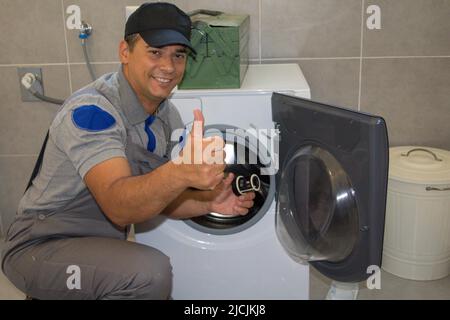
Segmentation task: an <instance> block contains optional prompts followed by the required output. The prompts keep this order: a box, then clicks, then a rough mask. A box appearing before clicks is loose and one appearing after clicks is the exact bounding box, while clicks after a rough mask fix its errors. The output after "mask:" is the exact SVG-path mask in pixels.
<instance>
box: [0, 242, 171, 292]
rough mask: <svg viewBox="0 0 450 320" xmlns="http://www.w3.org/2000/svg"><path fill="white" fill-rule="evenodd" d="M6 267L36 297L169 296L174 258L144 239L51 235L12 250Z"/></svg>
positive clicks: (17, 283) (21, 285) (10, 277)
mask: <svg viewBox="0 0 450 320" xmlns="http://www.w3.org/2000/svg"><path fill="white" fill-rule="evenodd" d="M4 272H5V274H6V276H7V277H8V278H9V279H10V280H11V282H12V283H13V284H14V285H15V286H16V287H17V288H18V289H20V290H22V291H23V292H24V293H26V294H27V295H28V296H31V297H32V298H36V299H160V300H161V299H168V298H169V295H170V291H171V285H172V268H171V265H170V262H169V258H168V257H167V256H166V255H164V254H163V253H162V252H160V251H159V250H157V249H154V248H151V247H148V246H144V245H141V244H138V243H133V242H129V241H124V240H119V239H114V238H100V237H79V238H65V239H54V240H47V241H45V242H43V243H41V244H38V245H33V246H30V247H28V248H26V249H24V250H21V251H19V252H17V253H15V254H11V255H9V256H8V257H7V258H6V260H5V263H4Z"/></svg>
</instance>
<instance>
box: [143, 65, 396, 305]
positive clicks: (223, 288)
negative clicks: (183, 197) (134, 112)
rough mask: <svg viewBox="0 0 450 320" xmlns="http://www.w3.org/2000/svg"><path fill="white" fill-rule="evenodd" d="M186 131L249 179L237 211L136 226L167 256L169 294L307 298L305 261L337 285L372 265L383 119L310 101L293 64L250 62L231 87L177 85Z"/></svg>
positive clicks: (378, 245)
mask: <svg viewBox="0 0 450 320" xmlns="http://www.w3.org/2000/svg"><path fill="white" fill-rule="evenodd" d="M170 99H171V102H172V103H173V104H174V105H175V106H176V107H177V108H178V110H179V111H180V114H181V116H182V119H183V121H184V122H185V124H186V127H187V128H188V127H189V125H190V124H191V123H192V120H193V114H192V111H193V109H195V108H200V109H201V110H202V112H203V114H204V117H205V135H221V136H222V137H223V138H224V140H225V143H226V145H225V150H226V154H227V156H226V163H227V169H226V170H227V171H230V172H233V173H234V174H235V175H236V176H240V177H244V178H247V177H250V176H254V175H257V176H258V178H259V179H258V182H259V185H258V188H255V189H256V190H257V191H255V194H256V198H255V205H254V207H253V208H251V209H250V211H249V213H248V214H247V215H246V216H223V215H221V214H218V213H214V212H212V213H210V214H208V215H205V216H202V217H196V218H193V219H186V220H173V219H168V218H167V217H164V216H162V215H161V216H158V217H156V218H154V219H151V220H149V221H147V222H145V223H142V224H139V225H136V226H135V232H136V241H137V242H139V243H142V244H146V245H149V246H152V247H155V248H157V249H159V250H161V251H162V252H164V253H165V254H167V255H168V256H169V257H170V259H171V264H172V266H173V289H172V297H173V298H174V299H226V300H228V299H308V298H309V268H310V266H312V267H314V268H315V269H317V270H318V271H319V272H321V273H322V274H324V275H325V276H327V277H329V278H331V279H333V280H336V281H340V282H352V283H356V282H359V281H362V280H364V279H366V278H367V277H368V276H369V275H370V273H369V271H368V268H369V267H370V266H380V265H381V256H382V241H383V231H384V215H385V203H386V189H387V188H386V187H387V168H388V141H387V131H386V125H385V122H384V121H383V119H382V118H380V117H376V116H373V115H368V114H363V113H360V112H356V111H353V110H350V109H345V108H340V107H335V106H330V105H327V104H323V103H318V102H314V101H311V100H310V88H309V86H308V83H307V81H306V79H305V77H304V76H303V73H302V71H301V70H300V68H299V66H298V65H297V64H273V65H250V66H249V69H248V71H247V74H246V77H245V79H244V82H243V84H242V86H241V88H239V89H217V90H175V91H174V92H173V94H172V96H171V98H170Z"/></svg>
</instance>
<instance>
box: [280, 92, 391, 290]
mask: <svg viewBox="0 0 450 320" xmlns="http://www.w3.org/2000/svg"><path fill="white" fill-rule="evenodd" d="M272 114H273V120H274V121H275V122H276V124H277V128H278V129H279V130H280V132H279V170H278V172H277V174H276V187H277V193H276V201H277V216H276V228H277V236H278V239H279V240H280V242H281V243H282V245H283V246H284V248H285V249H286V251H287V252H288V254H289V255H290V256H291V257H292V258H294V259H295V260H297V261H299V262H301V263H306V262H308V263H310V264H311V265H312V266H313V267H315V268H316V269H317V270H319V271H320V272H321V273H323V274H324V275H325V276H327V277H330V278H332V279H334V280H338V281H344V282H357V281H362V280H364V279H366V278H367V277H368V276H370V274H371V272H372V271H373V266H378V267H380V266H381V256H382V248H383V234H384V216H385V206H386V190H387V169H388V150H389V147H388V140H387V131H386V125H385V122H384V120H383V119H382V118H380V117H376V116H372V115H368V114H363V113H359V112H355V111H353V110H348V109H343V108H338V107H334V106H330V105H325V104H321V103H318V102H314V101H311V100H306V99H302V98H298V97H292V96H286V95H282V94H277V93H274V94H273V96H272Z"/></svg>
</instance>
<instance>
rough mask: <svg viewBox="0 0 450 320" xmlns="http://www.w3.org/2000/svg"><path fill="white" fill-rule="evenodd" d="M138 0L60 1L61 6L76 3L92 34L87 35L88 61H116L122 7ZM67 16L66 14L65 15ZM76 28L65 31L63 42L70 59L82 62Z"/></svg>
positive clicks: (123, 15)
mask: <svg viewBox="0 0 450 320" xmlns="http://www.w3.org/2000/svg"><path fill="white" fill-rule="evenodd" d="M143 2H145V1H139V0H114V1H111V0H95V1H91V0H73V1H72V0H64V8H67V7H68V6H69V5H78V6H79V7H80V9H81V19H82V20H84V21H86V22H88V23H89V24H90V25H91V26H92V28H93V32H92V35H91V36H90V37H89V38H88V40H87V44H88V55H89V58H90V60H91V61H92V62H116V61H119V56H118V50H119V49H118V48H119V42H120V40H122V39H123V35H124V29H125V7H126V6H127V5H129V6H136V5H139V4H141V3H143ZM66 17H67V15H66ZM78 35H79V31H78V30H67V44H68V48H69V61H70V62H84V56H83V49H82V47H81V41H80V39H79V38H78Z"/></svg>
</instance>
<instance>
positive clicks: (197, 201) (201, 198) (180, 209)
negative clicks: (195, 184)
mask: <svg viewBox="0 0 450 320" xmlns="http://www.w3.org/2000/svg"><path fill="white" fill-rule="evenodd" d="M210 194H211V191H203V190H196V189H191V188H189V189H186V190H185V191H184V192H183V193H181V194H180V195H179V196H178V197H177V198H176V199H174V200H173V201H172V202H171V203H170V204H169V205H168V206H167V207H166V208H165V209H164V210H163V213H164V214H165V215H167V216H169V217H170V218H175V219H185V218H192V217H197V216H201V215H203V214H206V213H209V212H210Z"/></svg>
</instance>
